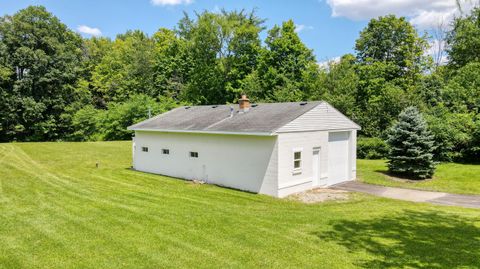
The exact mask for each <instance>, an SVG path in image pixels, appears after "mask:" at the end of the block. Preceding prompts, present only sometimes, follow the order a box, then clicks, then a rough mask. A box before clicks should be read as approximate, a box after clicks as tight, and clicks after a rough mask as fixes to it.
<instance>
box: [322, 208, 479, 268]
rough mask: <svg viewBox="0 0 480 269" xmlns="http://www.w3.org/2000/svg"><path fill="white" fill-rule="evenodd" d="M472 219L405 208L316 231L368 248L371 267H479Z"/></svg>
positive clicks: (355, 249)
mask: <svg viewBox="0 0 480 269" xmlns="http://www.w3.org/2000/svg"><path fill="white" fill-rule="evenodd" d="M478 221H480V219H479V218H476V219H470V218H465V217H460V216H458V215H451V214H445V213H438V212H435V211H427V212H419V211H410V210H407V211H403V212H401V213H399V214H396V215H393V216H389V217H382V218H377V219H368V220H359V221H354V220H351V221H350V220H342V221H339V222H335V223H333V225H332V228H333V230H332V231H327V232H321V233H320V232H319V233H315V235H316V236H318V237H319V238H320V239H321V240H329V241H332V242H336V243H338V242H339V243H340V244H341V245H343V246H344V247H346V248H347V249H349V250H350V251H352V252H367V253H368V254H371V255H372V256H373V258H372V259H369V260H364V261H362V262H360V263H359V264H357V266H361V267H365V268H393V267H395V268H400V267H401V268H405V267H414V268H418V267H428V268H456V267H468V268H478V267H479V266H480V228H479V227H477V226H475V225H474V223H475V222H478Z"/></svg>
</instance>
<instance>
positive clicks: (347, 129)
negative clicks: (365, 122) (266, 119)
mask: <svg viewBox="0 0 480 269" xmlns="http://www.w3.org/2000/svg"><path fill="white" fill-rule="evenodd" d="M352 130H360V129H357V128H343V129H318V130H317V129H315V130H299V131H287V132H275V133H274V134H288V133H308V132H318V131H329V132H346V131H352Z"/></svg>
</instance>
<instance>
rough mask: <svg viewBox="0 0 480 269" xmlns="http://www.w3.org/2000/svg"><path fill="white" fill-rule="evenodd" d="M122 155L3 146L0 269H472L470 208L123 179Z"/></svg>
mask: <svg viewBox="0 0 480 269" xmlns="http://www.w3.org/2000/svg"><path fill="white" fill-rule="evenodd" d="M130 154H131V148H130V143H129V142H102V143H14V144H0V173H1V174H0V268H163V267H170V268H178V267H183V268H192V267H197V268H246V267H250V268H259V267H260V268H265V267H267V268H268V267H270V268H294V267H295V268H355V267H365V268H388V267H390V268H393V267H394V268H398V267H422V266H423V267H429V268H454V267H462V268H474V267H478V266H480V211H479V210H474V209H463V208H457V207H442V206H433V205H427V204H415V203H410V202H402V201H396V200H388V199H381V198H376V197H372V196H366V195H360V194H357V195H353V196H352V199H351V200H348V201H344V202H328V203H321V204H313V205H306V204H302V203H300V202H296V201H292V200H286V199H275V198H271V197H267V196H263V195H254V194H249V193H245V192H240V191H235V190H230V189H224V188H219V187H216V186H210V185H194V184H191V183H189V182H186V181H181V180H176V179H171V178H168V177H162V176H157V175H151V174H145V173H140V172H135V171H131V170H129V169H128V168H129V167H130V158H131V157H130ZM96 161H98V162H99V163H100V167H99V168H98V169H96V168H95V162H96ZM362 167H363V165H362V162H361V163H360V165H359V168H360V169H361V170H362V169H364V168H362Z"/></svg>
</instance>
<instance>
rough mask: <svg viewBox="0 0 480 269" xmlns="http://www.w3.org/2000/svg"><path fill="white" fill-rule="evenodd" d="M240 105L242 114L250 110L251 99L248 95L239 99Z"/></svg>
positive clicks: (243, 95)
mask: <svg viewBox="0 0 480 269" xmlns="http://www.w3.org/2000/svg"><path fill="white" fill-rule="evenodd" d="M238 105H239V106H240V111H242V112H247V111H248V109H250V99H248V97H247V95H246V94H242V98H240V99H238Z"/></svg>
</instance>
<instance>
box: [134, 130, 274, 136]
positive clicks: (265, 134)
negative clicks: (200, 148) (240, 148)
mask: <svg viewBox="0 0 480 269" xmlns="http://www.w3.org/2000/svg"><path fill="white" fill-rule="evenodd" d="M128 130H131V131H145V132H162V133H191V134H223V135H254V136H275V135H277V134H275V133H264V132H222V131H201V130H168V129H145V128H128Z"/></svg>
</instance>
